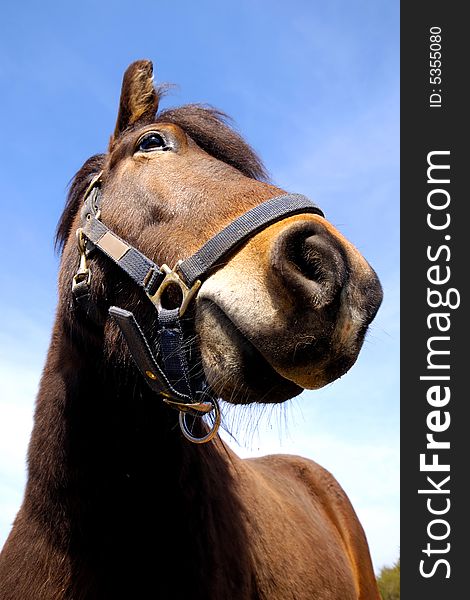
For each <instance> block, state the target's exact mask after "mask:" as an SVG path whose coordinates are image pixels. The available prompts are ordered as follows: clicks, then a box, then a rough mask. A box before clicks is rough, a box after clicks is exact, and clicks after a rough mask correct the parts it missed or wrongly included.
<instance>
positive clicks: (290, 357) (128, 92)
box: [0, 60, 382, 600]
mask: <svg viewBox="0 0 470 600" xmlns="http://www.w3.org/2000/svg"><path fill="white" fill-rule="evenodd" d="M162 93H163V86H159V85H156V84H154V81H153V65H152V63H151V62H150V61H147V60H141V61H137V62H135V63H133V64H131V65H130V66H129V67H128V69H127V71H126V72H125V74H124V78H123V84H122V91H121V98H120V104H119V110H118V117H117V123H116V127H115V130H114V133H113V134H112V136H111V139H110V142H109V148H108V151H107V153H105V154H99V155H95V156H93V157H91V158H90V159H88V160H87V161H86V162H85V164H84V165H83V166H82V167H81V169H80V170H79V171H78V173H77V174H76V176H75V177H74V179H73V181H72V183H71V185H70V189H69V194H68V198H67V202H66V205H65V209H64V212H63V214H62V216H61V219H60V221H59V224H58V228H57V243H58V244H59V247H60V248H61V251H62V254H61V263H60V272H59V282H58V287H59V299H58V308H57V313H56V319H55V324H54V327H53V331H52V337H51V342H50V347H49V350H48V354H47V361H46V364H45V368H44V371H43V374H42V379H41V382H40V387H39V392H38V397H37V402H36V409H35V417H34V427H33V431H32V435H31V440H30V445H29V450H28V477H27V484H26V488H25V494H24V500H23V503H22V505H21V508H20V510H19V512H18V515H17V517H16V519H15V521H14V524H13V527H12V531H11V533H10V535H9V537H8V539H7V542H6V544H5V546H4V549H3V551H2V554H1V558H0V598H1V600H29V599H31V600H32V599H34V600H52V599H54V600H56V599H57V600H59V599H60V600H72V599H73V600H107V599H113V600H116V599H120V598H126V599H129V598H165V599H170V598H171V599H173V598H175V599H179V598H194V599H201V600H215V599H220V600H227V599H230V600H247V599H266V600H288V599H297V600H299V599H307V598H308V599H313V598H315V599H318V600H320V599H322V600H327V599H341V600H353V599H355V600H357V599H361V600H371V599H378V598H379V593H378V590H377V586H376V582H375V577H374V572H373V568H372V564H371V559H370V553H369V549H368V544H367V540H366V537H365V534H364V531H363V529H362V526H361V524H360V522H359V520H358V518H357V516H356V514H355V512H354V509H353V507H352V506H351V504H350V502H349V500H348V498H347V496H346V494H345V492H344V491H343V490H342V488H341V487H340V485H339V484H338V483H337V482H336V480H335V479H334V477H333V476H332V475H331V474H330V473H329V472H328V471H326V470H325V469H323V468H322V467H321V466H319V465H318V464H316V463H315V462H313V461H311V460H307V459H306V458H302V457H299V456H290V455H273V456H265V457H261V458H249V459H241V458H239V457H238V456H237V455H236V454H235V453H234V452H233V451H232V450H231V449H230V448H229V447H228V445H227V444H226V443H225V442H224V441H223V439H222V438H221V437H220V436H219V435H218V431H217V427H218V425H219V423H220V411H219V400H222V401H225V402H228V403H232V404H253V403H263V404H267V403H281V402H284V401H286V400H288V399H290V398H292V397H294V396H296V395H298V394H299V393H300V392H301V391H302V390H303V389H306V388H308V389H318V388H320V387H322V386H324V385H326V384H328V383H330V382H332V381H333V380H335V379H336V378H338V377H340V376H341V375H343V374H344V373H345V372H346V371H347V370H348V369H349V368H350V367H351V366H352V365H353V363H354V362H355V360H356V358H357V355H358V353H359V350H360V348H361V345H362V342H363V340H364V336H365V333H366V330H367V328H368V326H369V324H370V322H371V321H372V319H373V318H374V316H375V314H376V312H377V310H378V308H379V305H380V303H381V299H382V291H381V286H380V283H379V280H378V277H377V275H376V274H375V272H374V270H373V269H372V268H371V267H370V265H369V264H368V263H367V261H366V260H365V259H364V258H363V256H362V255H361V254H360V253H359V251H358V250H357V249H356V248H355V247H354V246H353V245H352V244H351V243H350V242H349V241H348V240H346V239H345V238H344V237H343V236H342V234H341V233H340V232H339V231H338V230H337V229H336V228H335V227H334V226H333V225H332V224H331V223H329V222H328V221H327V220H326V218H325V217H324V216H323V213H322V211H321V210H320V209H318V208H315V207H313V208H312V206H313V205H312V206H310V205H309V204H308V202H307V201H306V200H304V199H303V198H300V200H299V198H298V197H297V198H295V197H294V198H293V197H292V195H288V194H287V193H286V192H285V191H284V190H282V189H280V188H279V187H276V186H275V185H273V184H272V183H270V182H269V180H268V178H267V175H266V172H265V169H264V167H263V164H262V162H261V160H260V159H259V158H258V156H257V155H256V154H255V152H254V151H253V150H252V149H251V148H250V147H249V145H248V144H247V143H246V142H245V141H244V140H243V139H242V137H241V136H240V135H239V134H238V133H236V132H235V130H234V129H233V128H232V127H231V126H230V124H229V122H228V119H227V117H226V116H225V115H224V113H222V112H220V111H218V110H217V109H215V108H212V107H209V106H206V105H198V104H190V105H184V106H181V107H177V108H172V109H171V108H170V109H166V110H159V101H160V98H161V96H162ZM279 197H281V198H283V203H284V204H283V206H284V205H285V206H287V208H285V207H284V209H282V210H284V212H282V210H281V209H280V208H279V202H278V200H276V201H275V202H274V204H275V205H276V206H275V208H274V209H272V206H273V205H272V199H278V198H279ZM296 203H297V204H296ZM294 204H295V206H296V207H297V208H292V206H293V205H294ZM266 206H268V207H271V208H270V210H274V212H275V213H276V214H275V215H274V217H273V218H271V219H270V220H269V219H267V218H266V217H265V216H261V217H260V216H259V214H258V213H259V212H260V211H261V212H262V213H263V215H264V214H265V212H266V208H265V207H266ZM276 207H277V208H276ZM257 214H258V216H256V215H257ZM245 215H249V216H248V217H246V216H245ZM253 215H254V216H253ZM244 219H245V222H246V221H247V220H248V221H249V223H253V222H255V225H250V226H248V234H247V235H245V237H242V236H240V235H239V232H240V230H241V229H242V225H243V223H242V221H243V220H244ZM253 219H254V221H253ZM245 224H246V223H245ZM92 225H93V227H92ZM94 227H97V228H98V229H99V228H104V229H102V230H101V229H100V231H101V233H102V236H101V237H99V236H95V237H93V235H92V231H94ZM250 227H251V229H250ZM87 228H88V229H87ZM103 231H104V232H105V233H104V234H103ZM221 232H222V233H223V236H222V235H220V234H221ZM229 234H231V235H232V237H233V236H235V238H237V239H236V240H235V241H233V239H232V241H231V242H230V244H228V247H227V248H225V250H224V252H219V253H218V254H217V252H216V253H215V255H214V256H213V257H212V260H211V261H210V265H209V267H208V268H207V269H206V270H205V271H204V273H203V269H202V268H201V269H200V271H199V279H197V281H196V282H195V283H194V284H193V283H192V282H191V285H189V284H188V281H187V279H188V278H186V280H185V278H184V277H183V275H182V272H183V271H184V268H183V267H184V266H185V265H186V274H187V272H188V270H189V268H188V267H187V264H188V260H187V259H188V257H191V256H193V255H197V256H198V257H199V258H200V256H201V255H200V252H199V250H200V249H201V247H203V248H206V250H207V247H208V246H211V244H212V246H214V243H212V242H211V240H214V239H217V240H218V241H220V239H222V238H223V237H226V236H227V235H229ZM105 241H106V243H105ZM212 246H211V247H212ZM212 251H213V250H212ZM126 257H128V258H126ZM129 257H130V258H129ZM131 258H132V261H131ZM183 259H185V260H183ZM126 260H127V263H126V264H127V267H125V266H123V265H124V263H125V261H126ZM181 260H183V262H181ZM163 263H165V265H177V266H176V267H174V268H170V267H166V266H165V268H164V267H163V266H162V267H160V266H158V267H156V266H155V265H162V264H163ZM129 264H130V266H129ZM142 265H144V266H145V269H147V267H149V270H148V272H147V274H146V275H145V277H143V275H142V273H140V271H139V273H140V274H137V275H136V270H137V271H138V269H137V267H139V268H140V266H142ZM152 265H153V266H152ZM133 279H134V280H133ZM150 280H152V282H153V283H152V282H151V281H150ZM157 280H158V281H157ZM136 282H137V283H136ZM151 283H152V285H153V287H152V289H150V288H151V285H150V284H151ZM183 304H184V314H183ZM112 307H115V308H114V313H113V312H112ZM156 309H159V310H160V311H161V313H160V312H158V315H157V312H156ZM161 314H165V315H172V318H173V321H172V322H171V323H170V325H168V326H166V325H165V324H163V325H161V324H160V325H159V320H161V319H163V317H161ZM165 347H166V350H165V352H164V350H162V348H163V349H164V348H165ZM159 348H160V350H159ZM159 352H164V356H163V358H162V356H161V355H160V354H159ZM162 361H163V362H162ZM185 361H186V362H185ZM183 367H184V368H183ZM178 369H179V370H178ZM181 369H183V370H181ZM183 379H185V380H186V381H185V385H186V387H184V385H183V383H184V382H183V383H182V380H183ZM188 381H189V383H188ZM194 382H195V383H194ZM155 386H156V387H155ZM191 386H193V387H194V389H195V390H196V391H194V389H192V387H191ZM188 390H189V391H188ZM191 390H192V391H193V392H194V393H192V391H191ZM191 394H192V395H191ZM188 398H189V400H188ZM193 442H196V443H193ZM203 442H204V443H203Z"/></svg>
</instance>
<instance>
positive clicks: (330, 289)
mask: <svg viewBox="0 0 470 600" xmlns="http://www.w3.org/2000/svg"><path fill="white" fill-rule="evenodd" d="M272 262H273V268H274V270H275V272H277V274H278V276H280V277H282V279H283V280H284V283H285V284H287V286H288V288H289V289H290V290H291V291H292V292H293V293H298V292H301V293H302V296H308V297H309V298H310V299H311V300H312V301H313V302H315V304H316V305H325V304H328V303H331V302H332V300H333V299H334V298H335V297H336V296H337V295H338V293H339V291H340V290H341V289H342V287H343V285H344V284H345V282H346V278H347V267H346V259H345V257H344V255H343V251H342V249H341V248H339V247H338V245H337V243H336V241H335V240H334V239H333V238H332V236H331V235H330V234H329V233H328V231H327V230H326V229H325V228H324V227H323V226H322V225H321V224H320V223H316V222H312V221H305V222H302V223H296V224H294V225H291V226H290V227H288V228H286V229H285V230H284V231H282V232H281V234H280V235H279V237H278V239H277V240H276V243H275V244H274V246H273V252H272Z"/></svg>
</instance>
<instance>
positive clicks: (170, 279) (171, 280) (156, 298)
mask: <svg viewBox="0 0 470 600" xmlns="http://www.w3.org/2000/svg"><path fill="white" fill-rule="evenodd" d="M181 263H182V261H181V260H179V261H178V262H177V263H176V266H175V268H174V269H170V267H169V266H168V265H162V266H161V267H160V268H161V270H162V271H163V272H164V273H165V278H164V279H163V281H162V282H161V284H160V285H159V286H158V289H157V291H156V292H155V294H153V295H151V294H147V295H148V297H149V298H150V300H151V301H152V302H153V304H154V305H155V306H156V307H157V309H158V310H161V309H162V308H163V306H162V295H163V292H164V291H165V290H166V288H167V287H169V286H171V285H176V286H178V287H179V289H180V291H181V297H182V299H181V304H180V307H179V316H180V317H182V316H183V315H184V313H185V312H186V309H187V308H188V305H189V303H190V302H191V300H192V299H193V298H194V296H195V295H196V294H197V292H198V290H199V288H200V287H201V281H200V280H199V279H198V280H197V281H195V282H194V284H193V286H192V287H191V288H190V287H188V286H187V285H186V284H185V282H184V281H183V280H182V279H181V277H180V276H179V275H178V273H177V271H178V268H179V266H180V264H181Z"/></svg>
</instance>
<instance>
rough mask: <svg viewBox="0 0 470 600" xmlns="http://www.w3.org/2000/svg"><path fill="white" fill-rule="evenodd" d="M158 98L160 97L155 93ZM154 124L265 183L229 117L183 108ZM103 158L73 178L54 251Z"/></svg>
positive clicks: (209, 110) (196, 106) (191, 106)
mask: <svg viewBox="0 0 470 600" xmlns="http://www.w3.org/2000/svg"><path fill="white" fill-rule="evenodd" d="M157 93H159V95H162V94H163V90H162V93H160V91H159V90H158V89H157ZM155 122H156V123H173V124H174V125H178V126H179V127H181V128H182V129H183V130H184V131H185V133H186V134H187V135H189V136H190V137H191V138H192V139H193V140H194V141H195V142H196V144H197V145H198V146H199V147H200V148H202V149H203V150H204V151H205V152H207V153H208V154H210V155H211V156H213V157H214V158H217V159H218V160H221V161H223V162H225V163H227V164H228V165H231V166H232V167H234V168H235V169H238V170H239V171H240V172H241V173H243V174H244V175H246V176H247V177H250V178H252V179H257V180H260V181H266V180H267V179H268V177H267V173H266V170H265V168H264V165H263V163H262V161H261V159H260V158H259V156H258V155H257V154H256V152H255V151H254V150H253V149H252V148H251V146H249V144H247V143H246V142H245V140H244V139H243V138H242V137H241V135H240V134H239V133H237V132H236V131H235V130H234V129H233V127H232V126H231V125H230V124H229V122H230V117H228V116H227V115H226V114H225V113H223V112H222V111H220V110H218V109H216V108H214V107H212V106H208V105H202V104H186V105H184V106H180V107H178V108H169V109H167V110H164V111H162V112H160V113H158V114H157V116H156V119H155ZM105 158H106V155H105V154H96V155H95V156H92V157H91V158H89V159H88V160H87V161H86V162H85V164H84V165H83V166H82V167H81V169H80V170H79V171H78V172H77V173H76V175H75V176H74V177H73V179H72V181H71V183H70V187H69V192H68V195H67V201H66V204H65V208H64V211H63V213H62V215H61V217H60V220H59V223H58V225H57V230H56V236H55V247H56V249H58V250H61V249H62V248H63V246H64V244H65V242H66V241H67V238H68V236H69V234H70V230H71V227H72V223H73V220H74V218H75V215H76V214H77V211H78V210H79V207H80V203H81V201H82V199H83V195H84V193H85V190H86V189H87V187H88V185H89V184H90V182H91V179H92V178H93V176H94V175H96V174H97V173H98V172H99V171H101V169H102V168H103V166H104V163H105Z"/></svg>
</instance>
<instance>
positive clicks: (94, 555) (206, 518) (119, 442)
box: [23, 324, 247, 593]
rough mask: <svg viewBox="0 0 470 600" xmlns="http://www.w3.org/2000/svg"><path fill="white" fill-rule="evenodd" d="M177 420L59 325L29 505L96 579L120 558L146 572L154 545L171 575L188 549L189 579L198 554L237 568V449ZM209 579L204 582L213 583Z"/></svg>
mask: <svg viewBox="0 0 470 600" xmlns="http://www.w3.org/2000/svg"><path fill="white" fill-rule="evenodd" d="M176 424H177V413H176V412H174V411H173V410H172V409H169V408H168V407H166V406H165V405H164V404H163V403H162V402H161V401H160V399H159V398H156V397H155V396H154V395H152V394H151V393H150V391H149V390H147V389H146V388H145V387H143V386H142V385H141V382H140V381H136V380H134V379H133V378H132V377H129V376H128V380H127V381H126V380H125V378H123V377H122V376H120V375H119V372H118V370H113V368H112V367H110V366H109V365H107V364H106V363H105V361H104V360H103V359H101V358H100V356H99V353H98V352H94V351H92V352H90V353H89V354H86V353H83V352H80V351H79V350H78V349H77V347H76V345H74V344H73V343H72V342H71V341H70V339H69V338H68V336H66V335H65V334H64V331H63V329H62V328H61V326H60V324H59V325H56V327H55V330H54V333H53V337H52V342H51V347H50V350H49V355H48V360H47V363H46V367H45V370H44V373H43V377H42V380H41V385H40V391H39V395H38V400H37V408H36V415H35V425H34V430H33V434H32V438H31V444H30V449H29V478H28V484H27V489H26V496H25V503H24V507H23V510H24V511H25V514H26V515H27V516H28V517H29V518H33V519H34V520H35V522H36V523H38V522H39V523H40V524H41V527H42V528H43V531H44V532H45V535H46V536H47V537H48V539H49V543H52V544H54V545H56V546H57V547H60V548H61V549H62V551H63V552H64V553H65V554H68V555H70V554H72V555H74V556H76V557H77V561H78V562H80V564H83V563H87V564H88V567H87V568H88V569H89V570H95V571H97V572H98V575H96V573H95V575H96V576H97V577H98V578H99V579H100V578H101V579H103V578H104V579H106V576H107V575H106V573H107V572H109V577H110V578H111V577H114V578H115V575H116V569H119V568H121V567H122V569H123V570H125V572H126V573H128V574H129V578H130V579H129V581H132V580H133V579H132V577H133V576H132V573H133V569H135V570H138V571H139V573H142V572H144V573H145V571H146V569H145V565H147V566H148V570H149V572H151V571H150V569H151V564H153V569H152V570H153V571H155V563H156V561H157V556H158V555H159V558H158V561H159V563H160V565H161V567H162V572H166V573H167V575H168V577H169V578H170V579H172V581H173V583H174V580H175V577H177V578H178V573H179V572H180V571H179V570H178V569H176V566H175V561H176V563H177V565H179V568H181V562H183V563H184V562H185V561H184V557H191V558H190V561H189V563H188V565H186V566H185V567H184V569H190V571H191V570H193V571H194V572H192V573H191V576H190V577H189V578H188V581H190V580H192V581H193V584H194V583H196V582H197V581H199V580H200V579H201V577H202V575H201V573H203V572H206V568H204V569H203V570H202V571H201V564H204V565H206V567H207V568H209V569H212V568H215V567H216V565H217V564H218V563H219V564H220V561H223V557H224V556H226V558H227V561H231V562H232V567H233V568H234V569H235V571H236V570H237V562H238V563H239V562H240V557H242V556H243V554H246V553H243V546H244V544H245V543H246V542H245V540H244V534H243V531H244V527H243V523H242V520H243V510H242V508H241V506H240V503H239V499H238V494H237V490H236V485H235V480H234V478H233V472H234V471H233V469H232V467H233V461H236V460H238V459H236V457H233V455H230V456H231V458H228V457H229V454H228V452H226V451H225V448H224V447H223V445H222V443H221V442H218V443H216V444H207V445H204V446H196V445H193V444H190V443H189V442H187V441H186V440H185V439H183V438H182V436H181V434H180V432H179V429H178V427H177V425H176ZM222 530H223V533H222ZM162 557H163V558H162ZM179 557H183V559H181V558H179ZM152 561H153V563H152ZM222 564H223V563H222ZM132 565H133V566H132ZM175 569H176V571H175ZM244 570H245V572H247V565H245V566H243V568H242V567H240V574H242V573H243V571H244ZM159 571H160V569H159ZM112 574H113V575H112ZM240 576H241V575H240ZM180 579H181V577H180ZM209 580H210V578H209ZM209 580H208V579H207V577H206V578H205V581H204V582H201V581H200V582H199V585H200V586H201V587H200V589H201V590H202V589H204V588H205V587H207V585H214V582H213V581H210V583H209ZM139 581H141V584H142V586H143V587H142V593H144V592H146V591H147V588H146V587H145V582H144V581H143V580H142V576H139ZM240 581H241V580H240ZM103 585H107V584H103ZM120 585H121V586H122V585H124V586H125V582H123V580H121V581H120ZM129 585H130V584H129ZM159 585H160V586H161V588H162V589H166V588H165V584H164V583H163V582H160V584H159ZM196 585H198V584H197V583H196ZM134 591H135V590H134ZM187 592H188V593H189V590H187Z"/></svg>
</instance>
